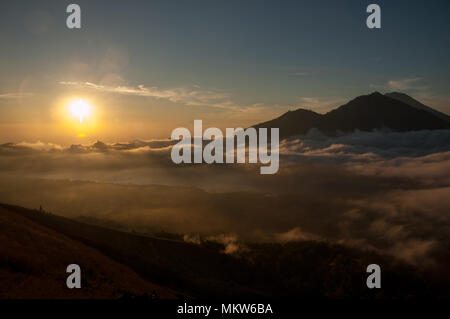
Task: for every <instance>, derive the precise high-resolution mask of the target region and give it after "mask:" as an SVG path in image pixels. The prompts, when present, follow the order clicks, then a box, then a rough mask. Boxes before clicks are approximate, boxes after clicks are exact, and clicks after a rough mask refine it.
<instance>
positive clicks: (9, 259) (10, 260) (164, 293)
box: [0, 205, 177, 299]
mask: <svg viewBox="0 0 450 319" xmlns="http://www.w3.org/2000/svg"><path fill="white" fill-rule="evenodd" d="M31 214H32V215H33V216H31V217H34V218H28V217H29V216H30V212H29V211H27V210H25V209H21V208H19V207H11V206H5V205H0V230H1V232H0V240H1V245H0V283H1V284H0V299H4V298H8V299H10V298H13V299H15V298H26V299H35V298H39V299H40V298H45V299H47V298H52V299H53V298H58V299H62V298H64V299H66V298H76V299H78V298H95V299H97V298H101V299H104V298H108V299H115V298H121V297H124V296H130V297H131V296H145V295H146V294H147V295H148V296H150V295H151V294H152V292H153V291H155V292H156V294H157V296H158V297H159V298H173V299H175V298H177V294H176V293H175V292H174V291H173V290H171V289H168V288H165V287H162V286H159V285H155V284H153V283H151V282H149V281H146V280H144V279H143V278H142V277H141V276H139V275H138V274H136V272H134V271H133V270H131V269H130V267H128V266H126V265H123V264H121V263H119V262H117V261H115V260H113V259H112V258H110V257H108V256H106V255H105V254H103V253H101V252H100V251H99V250H98V249H95V248H93V247H90V246H89V245H87V244H85V243H82V242H81V241H80V240H78V239H76V238H73V237H72V238H71V237H70V236H68V235H67V234H64V233H62V232H61V231H60V230H58V229H57V227H53V228H52V227H49V225H45V223H44V221H45V219H46V215H47V214H43V213H39V212H33V213H31ZM74 263H75V264H78V265H80V267H81V276H82V277H81V278H82V281H81V285H82V288H81V289H68V288H67V287H66V278H67V276H68V274H66V267H67V266H68V265H70V264H74Z"/></svg>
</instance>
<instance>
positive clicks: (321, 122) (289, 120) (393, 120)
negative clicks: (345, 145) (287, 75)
mask: <svg viewBox="0 0 450 319" xmlns="http://www.w3.org/2000/svg"><path fill="white" fill-rule="evenodd" d="M447 118H449V117H448V116H447V115H446V114H444V113H441V112H438V111H436V110H434V109H432V108H430V107H428V106H425V105H423V104H421V103H420V102H418V101H416V100H414V99H413V98H411V97H409V96H408V95H406V94H402V93H397V92H394V93H389V94H386V95H383V94H381V93H379V92H374V93H372V94H369V95H362V96H359V97H357V98H355V99H353V100H351V101H350V102H348V103H347V104H344V105H342V106H340V107H338V108H337V109H334V110H332V111H330V112H328V113H326V114H318V113H315V112H313V111H310V110H305V109H298V110H295V111H289V112H287V113H285V114H283V115H281V116H280V117H278V118H276V119H273V120H271V121H267V122H264V123H261V124H257V125H255V126H253V127H255V128H262V127H266V128H276V127H278V128H279V129H280V138H287V137H291V136H294V135H303V134H306V133H308V131H309V130H311V129H313V128H316V129H318V130H320V131H321V132H322V133H324V134H327V135H336V134H338V133H339V132H343V133H351V132H353V131H355V130H360V131H373V130H382V129H389V130H391V131H397V132H407V131H418V130H439V129H450V118H449V119H447Z"/></svg>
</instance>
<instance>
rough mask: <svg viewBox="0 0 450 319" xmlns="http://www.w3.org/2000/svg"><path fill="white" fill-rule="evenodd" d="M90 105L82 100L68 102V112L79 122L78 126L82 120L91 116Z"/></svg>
mask: <svg viewBox="0 0 450 319" xmlns="http://www.w3.org/2000/svg"><path fill="white" fill-rule="evenodd" d="M91 108H92V107H91V105H90V104H89V102H87V101H85V100H83V99H76V100H73V101H71V102H70V104H69V110H70V113H71V114H72V116H74V117H76V118H77V119H79V120H80V124H81V123H83V120H84V119H85V118H86V117H88V116H89V115H90V114H91Z"/></svg>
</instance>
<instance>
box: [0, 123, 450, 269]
mask: <svg viewBox="0 0 450 319" xmlns="http://www.w3.org/2000/svg"><path fill="white" fill-rule="evenodd" d="M449 139H450V132H448V131H421V132H409V133H393V132H356V133H354V134H350V135H343V136H338V137H333V138H329V137H325V136H323V135H321V134H319V133H318V132H314V131H313V132H310V134H308V135H307V136H299V137H296V138H292V139H289V140H286V141H283V142H282V143H281V145H280V147H281V148H280V154H281V158H280V171H279V172H278V173H277V174H275V175H273V176H261V175H260V174H259V169H258V167H257V165H248V164H247V165H237V164H235V165H206V164H200V165H194V164H193V165H183V166H177V165H175V164H173V163H172V162H171V160H170V149H171V145H172V144H173V142H171V141H169V140H158V141H156V140H155V141H133V142H129V143H115V144H104V143H101V142H97V143H95V144H93V145H76V146H72V147H69V148H63V147H60V146H58V145H54V144H46V143H19V144H4V145H1V146H0V167H2V169H1V172H0V175H1V180H0V201H2V202H8V203H12V204H18V205H23V206H27V207H39V205H41V204H42V205H43V206H44V208H46V209H48V210H50V211H52V212H54V213H57V214H61V215H66V216H70V217H78V216H90V217H93V218H98V219H100V220H104V221H109V222H111V223H118V224H120V225H122V226H121V227H125V228H127V229H135V230H138V231H142V232H157V231H161V230H165V231H169V232H174V233H179V234H187V235H186V237H185V240H188V241H193V240H197V239H198V240H200V239H199V238H209V239H208V240H212V241H215V242H218V243H221V244H223V245H224V247H225V248H224V251H225V252H227V253H236V252H240V251H242V249H244V250H245V244H242V242H243V241H272V242H281V243H287V242H291V241H303V240H319V241H331V242H337V243H343V244H346V245H355V246H358V247H363V248H365V249H375V250H378V251H381V252H384V253H387V254H391V255H393V256H396V257H397V258H400V259H402V260H405V261H408V262H410V263H413V264H416V265H421V266H425V267H431V268H433V269H439V271H446V270H445V269H448V265H450V253H449V252H450V249H449V244H448V243H449V242H450V238H449V237H450V170H449V169H448V167H450V143H449ZM195 234H201V237H196V236H197V235H195Z"/></svg>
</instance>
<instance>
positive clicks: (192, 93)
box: [59, 81, 239, 109]
mask: <svg viewBox="0 0 450 319" xmlns="http://www.w3.org/2000/svg"><path fill="white" fill-rule="evenodd" d="M59 84H62V85H71V86H77V87H81V88H87V89H92V90H96V91H100V92H105V93H115V94H122V95H133V96H142V97H152V98H156V99H165V100H169V101H171V102H174V103H182V104H186V105H190V106H211V107H217V108H224V109H237V108H239V106H238V105H237V104H235V103H234V102H232V101H231V100H230V99H229V95H228V94H226V93H221V92H214V91H208V90H199V87H198V86H195V87H194V88H174V89H161V88H158V87H146V86H144V85H138V86H137V87H133V86H107V85H100V84H95V83H91V82H65V81H61V82H59Z"/></svg>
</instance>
